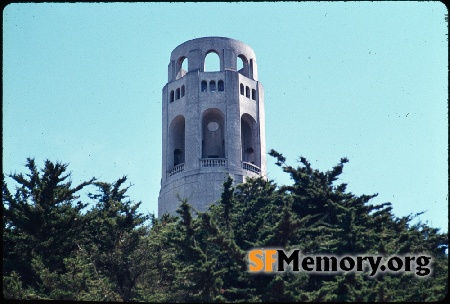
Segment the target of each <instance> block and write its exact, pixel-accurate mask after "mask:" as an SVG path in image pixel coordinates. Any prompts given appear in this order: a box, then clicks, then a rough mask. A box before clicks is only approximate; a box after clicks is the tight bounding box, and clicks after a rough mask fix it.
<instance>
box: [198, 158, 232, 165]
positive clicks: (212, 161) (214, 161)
mask: <svg viewBox="0 0 450 304" xmlns="http://www.w3.org/2000/svg"><path fill="white" fill-rule="evenodd" d="M200 166H202V167H226V166H227V159H226V158H202V159H200Z"/></svg>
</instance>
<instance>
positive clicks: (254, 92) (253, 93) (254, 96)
mask: <svg viewBox="0 0 450 304" xmlns="http://www.w3.org/2000/svg"><path fill="white" fill-rule="evenodd" d="M252 99H253V100H256V90H255V89H252Z"/></svg>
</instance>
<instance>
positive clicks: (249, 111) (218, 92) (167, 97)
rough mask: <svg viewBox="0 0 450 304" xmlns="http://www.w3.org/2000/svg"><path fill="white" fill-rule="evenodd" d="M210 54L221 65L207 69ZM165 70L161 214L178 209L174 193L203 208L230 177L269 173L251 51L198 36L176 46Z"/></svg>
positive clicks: (260, 99) (261, 97) (261, 98)
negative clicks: (215, 69)
mask: <svg viewBox="0 0 450 304" xmlns="http://www.w3.org/2000/svg"><path fill="white" fill-rule="evenodd" d="M207 56H218V58H219V61H220V70H218V71H209V70H206V71H205V58H206V57H207ZM186 61H187V62H186ZM186 63H187V64H186ZM238 66H240V67H242V68H241V69H239V70H238ZM183 67H185V68H187V71H186V70H185V69H183ZM168 70H169V71H168V72H169V73H168V74H169V77H168V82H167V84H166V85H165V86H164V88H163V90H162V178H161V191H160V193H159V199H158V215H159V216H160V217H161V216H162V215H163V214H164V213H170V214H175V210H176V209H177V208H178V206H179V204H180V201H179V199H178V198H177V196H179V197H180V198H187V199H188V202H189V204H191V206H193V207H194V208H195V209H196V210H198V211H205V210H206V209H207V207H208V205H210V204H211V203H214V202H215V201H217V200H218V199H219V198H220V195H221V193H222V191H223V182H224V181H225V180H226V178H227V176H228V175H230V176H231V177H232V178H233V180H234V182H235V183H242V182H244V181H245V177H246V176H249V177H255V176H260V175H261V176H265V175H266V151H265V150H266V143H265V123H264V91H263V87H262V85H261V83H260V82H258V69H257V65H256V57H255V53H254V52H253V50H252V49H251V48H250V47H249V46H248V45H246V44H244V43H242V42H240V41H237V40H234V39H230V38H224V37H205V38H198V39H193V40H189V41H186V42H184V43H183V44H180V45H179V46H178V47H176V48H175V49H174V50H173V51H172V54H171V56H170V63H169V69H168Z"/></svg>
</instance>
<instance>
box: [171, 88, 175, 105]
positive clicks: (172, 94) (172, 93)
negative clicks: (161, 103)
mask: <svg viewBox="0 0 450 304" xmlns="http://www.w3.org/2000/svg"><path fill="white" fill-rule="evenodd" d="M174 96H175V94H174V92H173V90H172V91H170V102H172V101H174Z"/></svg>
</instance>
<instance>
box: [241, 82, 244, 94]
mask: <svg viewBox="0 0 450 304" xmlns="http://www.w3.org/2000/svg"><path fill="white" fill-rule="evenodd" d="M240 89H241V95H244V85H243V84H242V83H241V86H240Z"/></svg>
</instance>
